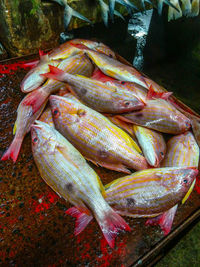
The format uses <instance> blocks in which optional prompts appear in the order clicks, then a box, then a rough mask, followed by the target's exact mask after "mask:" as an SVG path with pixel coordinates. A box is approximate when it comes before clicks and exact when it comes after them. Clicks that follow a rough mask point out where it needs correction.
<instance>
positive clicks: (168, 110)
mask: <svg viewBox="0 0 200 267" xmlns="http://www.w3.org/2000/svg"><path fill="white" fill-rule="evenodd" d="M120 119H122V120H125V121H128V122H133V123H134V124H137V125H140V126H144V127H147V128H149V129H153V130H157V131H159V132H162V133H170V134H180V133H183V132H185V131H187V130H188V129H189V128H190V126H191V125H190V120H189V119H188V118H187V117H186V116H184V115H183V114H182V113H180V112H179V111H178V110H177V109H175V108H174V107H173V106H172V105H171V104H170V103H168V102H167V101H165V100H164V99H155V100H149V101H147V102H146V106H145V107H144V108H143V109H142V110H140V111H135V112H131V113H127V114H123V116H122V115H121V116H120Z"/></svg>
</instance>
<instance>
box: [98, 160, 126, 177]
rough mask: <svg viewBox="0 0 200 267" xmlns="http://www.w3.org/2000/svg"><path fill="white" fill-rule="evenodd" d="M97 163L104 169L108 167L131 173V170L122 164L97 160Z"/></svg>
mask: <svg viewBox="0 0 200 267" xmlns="http://www.w3.org/2000/svg"><path fill="white" fill-rule="evenodd" d="M98 164H99V165H100V166H102V167H104V168H106V169H110V170H113V171H117V172H124V173H127V174H131V171H130V170H128V169H127V168H126V166H124V165H123V164H111V163H110V164H109V163H105V162H98Z"/></svg>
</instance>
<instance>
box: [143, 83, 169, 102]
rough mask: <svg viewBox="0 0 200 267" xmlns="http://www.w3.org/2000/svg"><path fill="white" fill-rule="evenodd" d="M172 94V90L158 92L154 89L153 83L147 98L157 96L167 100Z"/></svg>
mask: <svg viewBox="0 0 200 267" xmlns="http://www.w3.org/2000/svg"><path fill="white" fill-rule="evenodd" d="M172 94H173V93H172V92H156V91H154V89H153V86H152V84H151V85H150V87H149V90H148V93H147V100H150V99H155V98H162V99H164V100H167V99H168V98H169V97H170V96H171V95H172Z"/></svg>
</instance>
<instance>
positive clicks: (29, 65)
mask: <svg viewBox="0 0 200 267" xmlns="http://www.w3.org/2000/svg"><path fill="white" fill-rule="evenodd" d="M38 62H39V60H34V61H30V62H25V63H21V64H20V66H21V67H22V68H31V69H32V68H34V67H35V66H37V64H38Z"/></svg>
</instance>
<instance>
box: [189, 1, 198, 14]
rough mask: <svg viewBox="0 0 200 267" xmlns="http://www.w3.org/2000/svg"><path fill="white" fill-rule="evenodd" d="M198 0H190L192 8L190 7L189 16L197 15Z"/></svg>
mask: <svg viewBox="0 0 200 267" xmlns="http://www.w3.org/2000/svg"><path fill="white" fill-rule="evenodd" d="M199 8H200V7H199V0H193V1H192V8H191V13H190V16H191V17H195V16H198V15H199Z"/></svg>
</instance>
